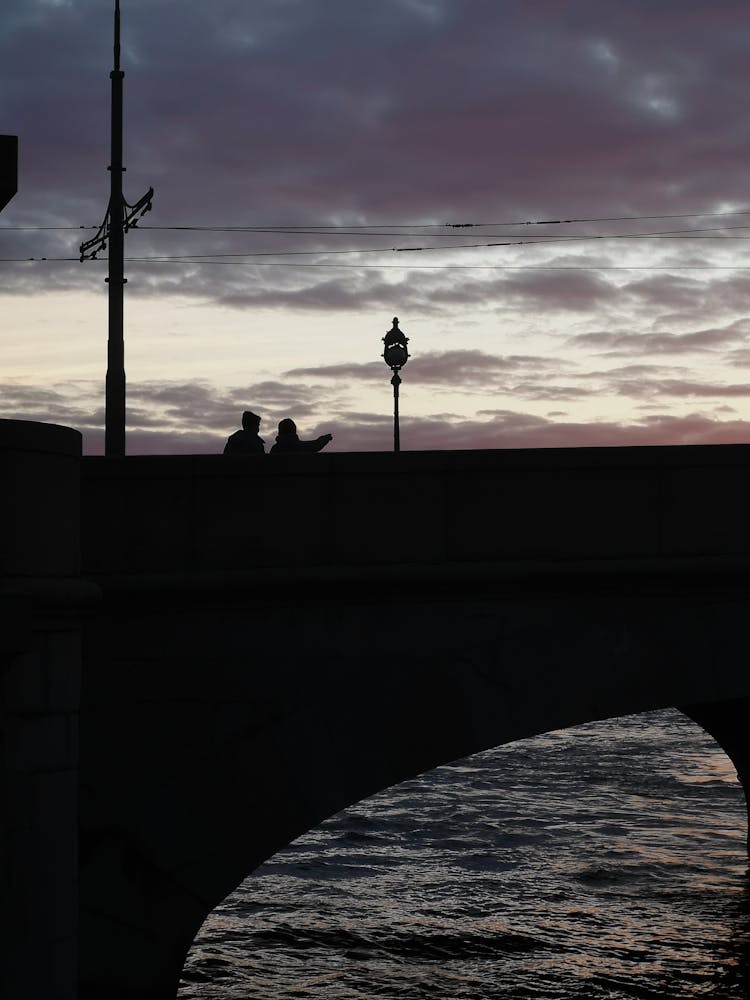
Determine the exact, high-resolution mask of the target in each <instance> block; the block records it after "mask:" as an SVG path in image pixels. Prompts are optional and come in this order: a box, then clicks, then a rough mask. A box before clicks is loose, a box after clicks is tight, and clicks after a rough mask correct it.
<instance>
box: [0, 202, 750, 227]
mask: <svg viewBox="0 0 750 1000" xmlns="http://www.w3.org/2000/svg"><path fill="white" fill-rule="evenodd" d="M741 215H750V208H748V209H742V210H737V211H732V212H685V213H680V214H670V215H612V216H599V217H591V218H570V219H534V220H529V219H525V220H520V221H517V222H441V223H420V222H410V223H402V222H394V223H362V224H353V223H352V224H350V223H346V224H344V223H341V224H338V223H320V224H310V223H308V224H305V223H302V224H300V225H296V226H291V225H279V226H264V227H260V226H136V227H134V228H138V229H160V230H165V231H199V232H217V233H218V232H258V231H261V232H269V231H272V232H286V231H288V230H296V229H326V230H334V231H338V230H339V229H341V228H346V229H356V230H358V231H359V230H365V229H473V228H477V229H478V228H488V227H498V228H503V227H507V226H510V227H513V226H562V225H574V224H576V223H578V224H583V223H594V222H646V221H658V220H659V219H716V218H729V217H733V216H741ZM98 228H99V227H98V226H0V231H16V232H41V231H46V230H47V231H48V230H58V231H73V230H81V229H98Z"/></svg>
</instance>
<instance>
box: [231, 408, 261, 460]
mask: <svg viewBox="0 0 750 1000" xmlns="http://www.w3.org/2000/svg"><path fill="white" fill-rule="evenodd" d="M259 430H260V417H259V416H258V414H257V413H252V412H251V411H250V410H245V412H244V413H243V414H242V430H241V431H235V432H234V434H230V435H229V437H228V438H227V443H226V444H225V445H224V454H225V455H265V453H266V442H265V441H264V440H263V438H262V437H259V436H258V431H259Z"/></svg>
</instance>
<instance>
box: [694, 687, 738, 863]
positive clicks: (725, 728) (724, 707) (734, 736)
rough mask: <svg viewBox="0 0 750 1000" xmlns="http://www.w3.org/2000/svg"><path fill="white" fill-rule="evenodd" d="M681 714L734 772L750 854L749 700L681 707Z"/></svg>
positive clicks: (736, 699) (734, 699) (735, 699)
mask: <svg viewBox="0 0 750 1000" xmlns="http://www.w3.org/2000/svg"><path fill="white" fill-rule="evenodd" d="M680 711H681V712H683V713H684V714H685V715H687V716H688V718H690V719H692V720H693V722H697V723H698V725H699V726H700V727H701V729H705V731H706V732H707V733H708V734H709V736H713V738H714V739H715V740H716V742H717V743H718V744H719V746H720V747H721V749H722V750H723V751H724V753H725V754H726V755H727V757H729V759H730V760H731V762H732V763H733V764H734V766H735V769H736V771H737V778H738V780H739V782H740V784H741V785H742V790H743V792H744V793H745V807H746V808H747V809H748V810H749V815H748V833H747V846H748V853H749V854H750V806H749V805H748V803H749V802H750V796H749V795H748V793H749V792H750V698H733V699H732V700H731V701H714V702H710V703H708V704H705V705H687V706H684V705H681V706H680Z"/></svg>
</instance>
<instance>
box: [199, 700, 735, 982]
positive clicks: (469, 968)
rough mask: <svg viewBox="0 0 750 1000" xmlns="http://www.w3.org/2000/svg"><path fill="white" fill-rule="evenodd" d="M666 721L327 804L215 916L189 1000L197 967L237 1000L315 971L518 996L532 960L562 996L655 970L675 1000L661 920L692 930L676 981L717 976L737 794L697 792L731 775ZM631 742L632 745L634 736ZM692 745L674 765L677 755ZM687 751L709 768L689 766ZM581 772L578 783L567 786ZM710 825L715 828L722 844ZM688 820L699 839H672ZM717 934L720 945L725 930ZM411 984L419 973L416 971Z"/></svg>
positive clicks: (475, 761)
mask: <svg viewBox="0 0 750 1000" xmlns="http://www.w3.org/2000/svg"><path fill="white" fill-rule="evenodd" d="M666 714H668V715H669V717H670V719H671V717H674V716H677V714H678V713H676V712H674V713H664V714H662V713H660V714H658V715H657V717H656V719H654V720H653V722H652V721H651V719H650V716H646V717H645V718H644V717H643V716H639V717H636V718H632V719H627V720H611V724H610V725H606V724H605V725H604V726H601V725H597V724H592V725H589V726H585V727H583V728H582V729H578V728H575V729H573V730H564V731H562V732H558V733H555V734H552V735H549V734H546V735H543V736H542V737H541V738H536V739H534V738H532V739H531V740H523V741H521V742H520V743H516V744H511V745H506V746H505V747H503V748H498V749H499V750H500V752H499V753H498V752H496V751H495V752H493V751H489V752H488V754H487V755H480V756H479V758H476V757H474V758H469V759H465V760H463V761H458V762H453V764H452V765H450V766H448V767H445V768H439V769H437V771H435V772H432V773H431V774H429V775H426V776H425V775H423V776H421V780H419V779H418V780H416V781H408V782H405V783H403V784H402V785H400V786H397V787H396V788H394V789H389V790H386V791H385V792H383V793H382V794H380V795H376V796H374V797H373V798H370V799H368V800H366V801H365V802H362V803H358V804H356V805H355V807H354V808H353V809H347V810H345V811H344V812H343V813H340V814H337V816H336V817H332V818H331V819H330V820H329V821H326V822H324V823H323V824H321V826H319V827H317V828H316V829H315V830H314V831H311V832H310V833H309V834H308V835H305V836H303V837H302V838H300V839H299V840H297V841H295V843H294V845H293V847H292V849H290V850H283V851H281V852H280V853H279V854H277V855H275V856H274V858H272V859H270V860H269V862H268V863H266V864H264V865H263V866H261V867H260V868H259V869H258V870H257V871H256V872H254V873H253V875H252V876H251V878H249V879H248V880H247V882H246V883H245V885H244V886H243V887H240V889H238V890H237V892H236V893H234V894H232V896H230V897H229V898H228V899H227V900H226V901H225V902H224V904H223V905H221V906H220V907H219V908H218V912H217V913H216V915H215V918H214V917H213V915H211V916H209V918H208V919H207V922H206V924H205V925H204V927H203V928H202V930H201V932H200V934H199V935H198V938H197V940H196V942H195V943H194V945H193V948H192V949H191V953H190V956H189V959H188V963H187V965H186V969H185V977H184V978H185V980H186V984H185V986H184V987H183V989H184V990H185V996H192V995H193V993H192V990H191V984H192V983H194V982H201V981H206V980H204V976H206V975H208V981H207V987H208V983H209V982H213V980H212V979H211V975H212V973H213V972H216V974H217V975H220V974H221V973H223V974H224V976H225V978H224V979H219V980H217V982H216V985H215V986H214V989H218V988H220V985H221V984H223V983H226V985H227V991H229V986H230V985H233V986H234V988H235V990H236V992H237V995H240V994H241V993H242V994H243V995H244V993H243V989H244V990H245V991H248V992H250V993H252V992H253V983H255V985H256V986H257V985H258V984H259V983H260V982H262V984H263V988H264V990H265V991H266V992H268V994H269V995H274V996H286V995H287V994H288V995H291V994H292V992H294V991H295V990H300V989H302V990H303V992H304V991H305V990H306V989H310V990H311V994H314V993H315V991H316V989H317V990H321V989H322V988H323V987H321V985H320V983H321V979H320V977H322V976H325V977H331V981H330V984H329V985H330V988H331V991H332V992H334V991H335V989H336V988H337V989H338V990H343V991H344V992H346V990H347V988H355V987H359V988H361V984H362V983H363V982H364V981H365V980H368V979H369V980H371V981H370V986H371V992H372V991H374V992H375V993H380V992H382V993H388V995H390V992H391V991H393V992H397V991H398V992H403V993H404V994H406V995H411V994H412V992H418V990H417V989H416V987H417V984H419V986H420V988H421V989H422V990H425V989H427V991H428V992H429V991H430V990H431V989H434V990H435V995H436V996H446V997H449V996H454V995H455V989H456V983H457V982H461V981H462V975H463V974H470V975H471V976H472V978H474V977H476V979H475V981H474V989H475V991H477V992H481V988H482V985H485V987H488V986H489V984H490V983H491V982H492V977H493V975H498V974H502V976H503V981H504V987H505V992H507V994H508V995H511V994H513V995H515V991H516V989H517V991H518V993H519V994H520V993H522V992H523V988H522V987H525V986H526V985H527V984H528V985H531V984H532V983H533V985H534V987H535V988H537V989H538V988H539V981H538V978H537V977H538V975H539V974H540V965H539V964H538V963H540V962H541V966H542V968H544V967H549V966H550V964H552V965H553V966H556V967H559V974H560V976H561V977H563V978H562V981H560V982H557V981H556V982H555V985H556V986H557V987H558V989H563V990H565V989H566V988H569V989H570V990H571V993H573V992H576V989H577V987H578V986H580V985H581V982H580V980H579V979H578V976H579V975H583V976H584V977H585V976H587V975H594V976H595V977H596V976H597V975H603V976H605V977H609V976H612V977H613V982H614V979H616V978H617V977H618V976H625V977H626V978H627V979H628V982H629V983H630V986H631V988H633V989H636V990H637V989H638V988H642V989H646V991H648V985H649V981H650V980H649V976H650V975H653V974H654V973H656V974H657V975H658V976H659V985H660V987H661V988H662V989H666V991H667V992H671V989H670V987H671V988H672V989H674V992H675V995H676V994H677V993H679V994H680V995H682V993H681V990H680V989H679V988H678V987H679V985H680V981H679V974H678V973H677V967H679V968H682V966H683V963H682V962H679V961H678V962H677V966H674V969H675V975H676V977H677V979H676V980H675V981H674V982H673V981H672V980H671V979H670V980H669V982H666V981H664V980H663V979H662V978H661V977H662V976H663V975H666V974H667V970H668V968H669V966H670V965H673V964H674V962H675V961H676V957H675V955H674V953H672V952H671V950H669V955H670V956H671V959H672V961H671V962H670V961H669V958H668V957H667V954H666V953H665V952H664V951H660V949H659V946H658V944H657V943H656V940H657V939H658V937H659V931H658V928H659V927H661V928H662V933H667V934H668V935H669V936H670V937H671V938H672V939H673V940H675V941H676V940H682V939H684V945H685V953H684V955H683V961H684V962H685V963H686V964H687V968H688V969H689V970H690V972H688V973H687V974H688V975H692V976H698V975H701V974H708V973H709V971H710V970H712V969H713V966H714V964H715V962H716V953H717V951H716V947H714V950H713V951H712V952H710V953H708V951H707V952H706V953H704V954H703V955H701V949H702V942H704V933H708V934H709V935H715V934H716V929H717V928H718V927H720V926H724V927H725V928H726V929H727V931H728V930H729V926H730V925H729V924H728V922H727V923H722V921H723V919H724V918H725V917H726V918H727V919H728V918H729V913H725V912H724V908H725V907H727V905H728V909H729V910H730V911H731V910H732V900H734V899H735V898H736V897H735V891H736V888H737V883H736V879H737V877H738V876H737V863H736V862H737V860H739V859H737V858H736V857H735V863H734V864H733V865H732V866H731V867H729V866H728V867H727V868H726V870H725V871H724V866H723V863H722V861H721V860H720V858H721V857H723V855H724V854H725V853H726V852H727V851H728V850H732V849H733V853H735V855H736V853H737V849H738V846H739V841H740V838H741V835H742V834H741V832H740V830H739V828H738V827H739V824H738V826H737V827H736V828H735V829H736V834H735V835H734V840H733V844H732V843H730V841H729V840H728V839H727V832H728V828H727V823H728V821H729V822H731V821H732V820H736V818H737V808H738V807H739V806H740V803H739V802H738V797H737V795H736V794H735V795H732V796H731V800H730V801H729V802H728V801H727V792H728V791H729V790H728V789H726V786H724V788H725V791H723V792H718V791H717V788H716V785H715V782H714V781H711V782H710V787H703V786H702V783H701V778H703V779H705V778H708V777H710V778H712V779H714V778H716V777H717V775H718V774H724V775H727V776H728V775H731V774H732V770H733V769H732V768H731V766H730V765H729V763H728V761H727V760H726V757H725V756H724V755H723V754H722V753H721V751H720V750H719V748H718V747H717V746H716V745H715V744H714V747H713V751H712V750H711V749H710V747H708V746H707V744H710V743H713V741H712V740H710V739H709V738H707V737H706V736H705V734H702V738H701V737H700V736H699V735H698V727H697V726H695V725H694V724H693V723H691V722H690V721H689V720H687V719H686V718H684V717H683V722H682V724H680V722H679V719H677V720H676V721H675V722H672V721H668V722H665V721H664V719H663V715H666ZM641 736H642V737H643V744H644V751H643V752H640V751H639V750H638V749H637V748H636V746H634V742H635V741H637V740H639V737H641ZM685 752H686V753H687V754H688V755H689V756H688V757H687V758H685V763H684V764H683V766H682V768H681V767H680V763H679V757H676V754H677V753H679V754H680V755H682V754H683V753H685ZM662 753H663V754H664V756H662ZM697 753H705V755H706V758H707V759H708V760H711V761H715V763H714V764H713V765H711V764H708V763H707V764H705V765H702V764H701V762H700V761H699V760H698V759H695V760H694V761H693V760H691V759H690V758H691V757H693V756H694V755H696V754H697ZM483 758H484V760H483ZM721 759H723V761H724V763H723V764H722V763H721ZM505 764H507V767H506V766H505ZM574 773H575V774H576V775H579V774H581V773H583V775H584V777H583V778H580V777H578V776H576V777H575V778H574V779H573V780H572V781H571V778H572V775H573V774H574ZM506 775H507V778H506ZM683 776H684V778H685V779H688V780H689V782H690V783H687V782H686V781H681V780H679V779H680V778H681V777H683ZM675 779H678V780H675ZM694 780H698V782H699V783H698V784H692V781H694ZM589 782H591V783H590V784H589ZM602 782H603V784H602ZM472 790H473V791H472ZM644 802H648V803H649V805H647V806H645V807H644ZM730 805H731V806H732V808H731V809H729V806H730ZM628 813H630V821H628V818H627V817H628ZM514 815H515V817H516V818H515V819H514V818H513V817H514ZM678 817H679V818H678ZM709 817H713V818H714V819H715V821H716V823H717V824H718V827H717V829H719V830H721V831H722V835H719V836H717V837H716V839H715V840H712V838H711V836H710V833H711V820H710V819H709ZM662 825H663V827H664V833H663V834H661V833H660V832H659V831H660V828H661V827H662ZM670 825H671V827H672V828H674V833H673V834H672V835H670ZM693 825H694V826H695V836H694V839H693V840H692V843H691V840H690V838H686V837H685V835H684V833H685V829H686V828H690V827H693ZM571 826H573V827H574V828H575V831H576V832H573V831H572V830H571ZM527 834H530V836H527ZM404 838H406V839H404ZM573 838H575V845H576V846H575V847H573V846H572V844H573ZM404 871H406V872H408V875H407V874H402V873H403V872H404ZM722 872H723V873H722ZM462 873H463V874H462ZM467 873H470V874H467ZM698 874H700V875H703V876H704V878H705V877H706V876H708V878H709V879H710V880H711V883H712V884H713V887H714V891H716V890H717V889H719V887H720V886H721V885H724V886H725V887H726V890H727V891H726V897H725V899H724V900H723V901H722V903H721V904H719V901H718V899H717V900H715V901H714V903H712V902H710V901H708V900H702V902H701V906H700V907H699V911H700V913H701V916H700V917H699V916H698V913H696V912H691V905H690V904H691V902H692V894H693V893H694V892H695V890H696V885H695V877H696V875H698ZM653 890H656V891H655V892H654V893H653V895H652V892H653ZM613 891H614V892H615V894H616V898H614V899H613ZM633 892H636V893H638V892H640V893H642V895H639V896H637V897H636V899H635V900H634V903H635V905H636V913H633V911H631V910H630V909H629V903H628V901H627V898H628V896H629V895H631V894H632V893H633ZM621 893H624V894H625V895H624V897H623V896H622V895H621ZM519 899H521V900H523V902H522V903H519ZM490 900H493V901H494V905H493V902H490ZM399 901H400V905H399ZM712 905H715V906H716V907H717V909H716V912H713V913H712V911H711V907H712ZM649 906H650V907H653V910H652V916H651V918H650V919H649V918H648V917H646V916H645V913H646V911H647V909H648V907H649ZM571 910H573V911H575V916H574V915H572V914H571V912H570V911H571ZM709 914H711V915H709ZM701 920H705V921H706V923H705V925H701V924H700V923H696V921H701ZM644 921H645V923H644ZM551 928H555V929H554V930H553V931H551V930H550V929H551ZM587 928H588V929H587ZM605 928H606V931H605ZM667 928H669V930H667ZM602 933H604V937H603V938H601V934H602ZM652 934H653V935H655V937H654V938H653V939H650V935H652ZM240 935H242V938H241V939H240ZM569 936H570V938H569ZM722 937H723V936H722ZM562 940H565V941H566V945H565V947H564V948H563V950H562V952H560V953H558V952H557V944H559V943H560V942H561V941H562ZM720 940H721V939H717V940H716V942H715V943H716V944H719V942H720ZM725 940H726V941H727V947H729V950H730V952H731V951H732V949H731V947H730V946H729V945H728V934H727V938H726V939H725ZM594 942H596V943H594ZM690 942H694V943H695V947H694V948H693V947H692V946H691V945H690ZM540 948H541V952H540V951H539V949H540ZM571 949H572V950H571ZM602 949H606V952H605V954H606V957H605V956H604V954H603V953H602ZM642 949H645V950H642ZM519 950H520V954H519V953H518V952H519ZM635 953H638V954H640V955H641V959H642V961H640V962H639V963H638V969H637V970H634V968H633V966H632V956H633V955H634V954H635ZM441 955H442V957H450V958H452V959H453V960H454V962H452V963H451V964H450V966H449V968H450V970H451V976H455V977H457V978H456V982H454V984H453V992H452V991H451V987H450V985H449V984H446V982H445V981H444V979H443V977H442V976H441V975H439V974H438V973H437V971H436V972H435V978H434V979H433V978H431V973H430V969H437V966H435V965H434V964H433V963H434V962H435V960H436V959H438V957H439V956H441ZM301 956H304V958H305V964H304V967H300V966H299V965H298V963H297V961H296V960H297V959H298V958H299V957H301ZM513 956H515V958H514V957H513ZM665 958H666V959H667V967H666V968H665V967H662V966H661V963H662V962H663V961H664V960H665ZM701 958H702V959H703V964H702V965H701V964H700V963H701ZM204 959H205V960H206V962H207V964H206V965H204V964H203V960H204ZM462 962H468V963H469V965H462ZM235 963H236V964H235ZM290 963H291V964H290ZM454 963H455V964H454ZM506 963H507V964H506ZM729 964H731V962H730V963H729ZM482 970H483V971H482ZM501 970H502V972H501ZM576 970H577V971H576ZM421 975H424V976H426V977H427V978H426V980H424V981H423V980H422V979H421V978H419V979H417V978H414V977H419V976H421ZM230 977H231V978H230ZM363 977H364V978H363ZM508 977H509V978H508ZM327 981H328V978H326V982H327ZM545 982H546V980H545ZM542 988H543V987H542ZM489 992H491V990H489ZM182 995H183V994H182V992H181V994H180V996H182ZM264 995H265V994H264ZM315 995H317V994H315ZM321 995H322V994H321Z"/></svg>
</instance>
